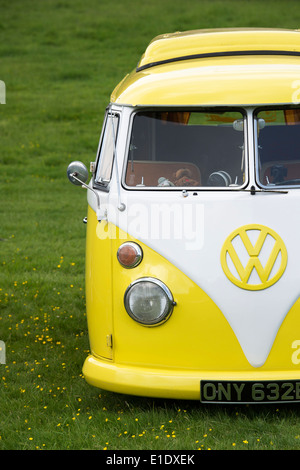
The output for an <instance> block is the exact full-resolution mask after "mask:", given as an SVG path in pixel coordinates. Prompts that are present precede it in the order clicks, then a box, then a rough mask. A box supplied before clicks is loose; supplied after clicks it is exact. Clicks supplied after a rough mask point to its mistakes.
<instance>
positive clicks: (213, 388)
mask: <svg viewBox="0 0 300 470" xmlns="http://www.w3.org/2000/svg"><path fill="white" fill-rule="evenodd" d="M200 391H201V395H200V401H201V402H205V403H278V402H280V403H290V402H294V403H295V402H300V381H297V380H276V381H275V380H271V381H260V382H250V381H245V382H242V381H220V380H210V381H201V382H200Z"/></svg>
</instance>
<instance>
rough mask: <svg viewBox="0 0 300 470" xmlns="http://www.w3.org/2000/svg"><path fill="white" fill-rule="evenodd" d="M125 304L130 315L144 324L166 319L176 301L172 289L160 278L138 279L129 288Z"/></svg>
mask: <svg viewBox="0 0 300 470" xmlns="http://www.w3.org/2000/svg"><path fill="white" fill-rule="evenodd" d="M124 304H125V308H126V311H127V313H128V315H129V316H130V317H131V318H133V319H134V320H135V321H137V322H139V323H141V324H142V325H148V326H151V325H157V324H159V323H162V322H164V321H166V320H167V319H168V318H169V316H170V315H171V313H172V311H173V307H174V305H175V302H174V300H173V296H172V293H171V291H170V289H168V287H167V286H166V285H165V284H164V283H163V282H161V281H159V280H158V279H154V278H152V277H144V278H141V279H137V280H136V281H134V282H133V283H132V284H130V286H129V287H128V288H127V290H126V292H125V296H124Z"/></svg>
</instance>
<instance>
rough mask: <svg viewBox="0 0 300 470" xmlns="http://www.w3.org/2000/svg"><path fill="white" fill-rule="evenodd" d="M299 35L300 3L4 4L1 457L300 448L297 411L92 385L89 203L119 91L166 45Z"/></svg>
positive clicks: (47, 0)
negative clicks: (197, 38)
mask: <svg viewBox="0 0 300 470" xmlns="http://www.w3.org/2000/svg"><path fill="white" fill-rule="evenodd" d="M236 26H259V27H284V28H298V27H300V6H299V2H297V1H293V0H285V1H284V2H283V1H275V0H274V1H272V0H270V1H257V0H253V1H246V0H244V1H239V0H236V1H235V0H231V1H219V0H198V1H196V0H185V1H184V2H183V1H178V0H154V1H149V2H140V1H138V0H114V1H113V2H107V0H86V1H83V0H72V1H71V0H0V80H2V81H4V82H5V84H6V104H5V105H3V104H2V105H0V136H1V140H0V197H1V199H0V200H1V204H0V216H1V218H0V221H1V225H0V340H2V341H4V342H5V345H6V364H0V449H6V450H7V449H10V450H17V449H18V450H21V449H46V450H49V449H99V450H102V449H108V450H112V449H113V450H116V449H152V450H154V449H160V450H162V449H167V450H172V449H173V450H174V449H176V450H195V451H196V450H198V449H200V450H207V449H212V450H221V449H226V450H231V449H232V450H233V449H245V450H250V449H258V450H267V449H277V450H278V449H300V411H299V407H298V406H272V405H270V406H260V407H258V406H218V407H209V406H202V405H200V403H197V402H181V401H175V400H153V399H147V398H137V397H130V396H123V395H118V394H112V393H109V392H104V391H102V390H97V389H95V388H93V387H90V386H89V385H87V384H86V382H85V381H84V379H83V377H82V373H81V367H82V364H83V361H84V359H85V357H86V355H87V352H88V349H89V342H88V336H87V328H86V317H85V296H84V250H85V225H84V224H83V223H82V219H83V217H84V216H85V215H86V193H85V191H84V190H81V189H79V188H75V187H74V186H72V185H71V184H70V183H69V182H68V180H67V178H66V168H67V165H68V164H69V162H70V161H72V160H77V159H79V160H82V161H84V162H85V163H86V164H87V165H88V164H89V162H90V161H93V160H94V158H95V153H96V149H97V144H98V138H99V133H100V129H101V125H102V119H103V115H104V111H105V107H106V105H107V104H108V102H109V96H110V92H111V91H112V90H113V88H114V87H115V85H116V84H117V83H118V82H119V81H120V80H121V79H122V78H123V76H124V75H125V73H127V72H128V71H130V70H131V69H132V68H134V67H135V65H136V63H137V61H138V60H139V57H140V55H141V54H142V53H143V50H144V48H145V46H146V45H147V44H148V42H149V41H150V40H151V39H152V37H154V36H156V35H157V34H161V33H165V32H173V31H178V30H188V29H198V28H209V27H236Z"/></svg>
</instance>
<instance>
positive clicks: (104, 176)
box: [95, 114, 119, 186]
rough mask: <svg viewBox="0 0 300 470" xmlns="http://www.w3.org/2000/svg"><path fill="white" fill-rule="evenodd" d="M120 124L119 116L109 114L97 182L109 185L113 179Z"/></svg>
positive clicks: (97, 170)
mask: <svg viewBox="0 0 300 470" xmlns="http://www.w3.org/2000/svg"><path fill="white" fill-rule="evenodd" d="M118 126H119V116H118V115H117V114H108V115H107V118H106V121H105V123H104V130H103V134H102V141H101V144H100V149H99V155H98V160H97V167H96V172H95V183H96V184H100V185H102V186H107V185H108V184H109V182H110V180H111V174H112V168H113V161H114V155H115V145H116V138H117V133H118Z"/></svg>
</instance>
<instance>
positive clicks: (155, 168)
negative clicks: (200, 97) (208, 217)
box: [125, 109, 246, 188]
mask: <svg viewBox="0 0 300 470" xmlns="http://www.w3.org/2000/svg"><path fill="white" fill-rule="evenodd" d="M244 119H245V118H244V115H243V111H240V110H228V109H227V110H226V111H224V110H212V109H207V110H203V111H195V110H193V111H189V110H187V111H165V112H164V111H155V112H153V111H149V112H140V113H137V114H136V115H135V116H134V119H133V126H132V133H131V140H130V147H129V155H128V162H127V168H126V175H125V183H126V185H127V186H129V187H143V186H144V187H158V188H163V187H164V188H175V187H181V188H186V187H195V188H199V187H200V188H201V187H205V188H214V187H216V188H219V187H223V188H225V187H238V186H242V185H244V183H245V179H246V177H245V173H246V168H245V161H246V159H245V136H244V129H245V128H246V126H244V125H243V123H244Z"/></svg>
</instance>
